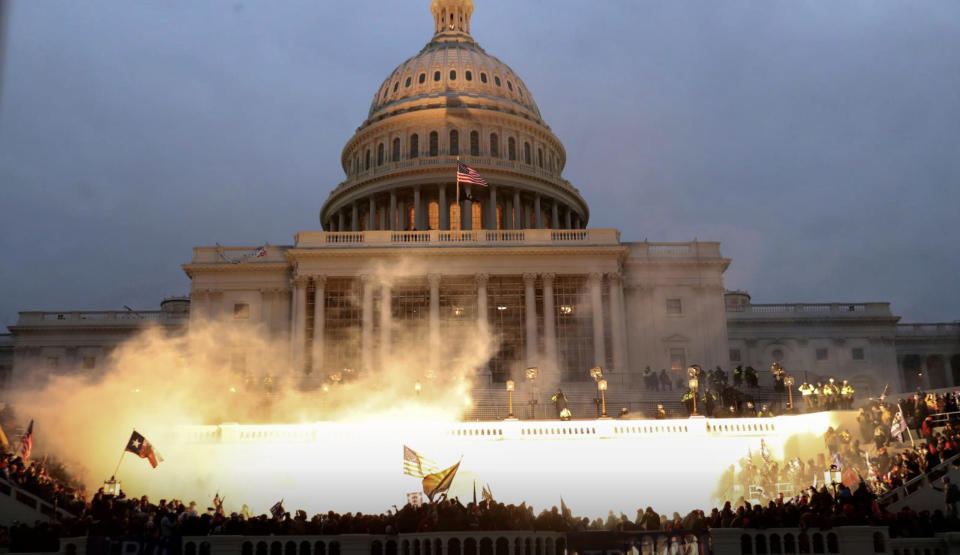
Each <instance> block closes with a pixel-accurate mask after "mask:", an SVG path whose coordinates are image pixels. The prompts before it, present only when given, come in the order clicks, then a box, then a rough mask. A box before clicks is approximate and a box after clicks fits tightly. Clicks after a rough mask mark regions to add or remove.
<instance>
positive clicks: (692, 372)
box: [687, 364, 700, 416]
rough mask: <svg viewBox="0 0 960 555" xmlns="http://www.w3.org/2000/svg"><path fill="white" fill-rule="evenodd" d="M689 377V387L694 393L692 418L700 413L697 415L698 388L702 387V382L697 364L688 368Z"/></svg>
mask: <svg viewBox="0 0 960 555" xmlns="http://www.w3.org/2000/svg"><path fill="white" fill-rule="evenodd" d="M687 375H688V376H690V379H689V380H687V385H688V386H689V387H690V390H691V391H693V414H691V415H690V416H699V413H697V388H698V387H699V386H700V380H699V379H698V376H699V375H700V367H699V366H697V365H696V364H694V365H693V366H690V367H688V368H687Z"/></svg>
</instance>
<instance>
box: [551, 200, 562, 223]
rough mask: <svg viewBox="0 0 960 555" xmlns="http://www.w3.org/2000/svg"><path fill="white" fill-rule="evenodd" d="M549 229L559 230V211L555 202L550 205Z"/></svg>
mask: <svg viewBox="0 0 960 555" xmlns="http://www.w3.org/2000/svg"><path fill="white" fill-rule="evenodd" d="M550 227H551V228H552V229H560V209H559V208H558V207H557V201H553V202H552V203H551V208H550Z"/></svg>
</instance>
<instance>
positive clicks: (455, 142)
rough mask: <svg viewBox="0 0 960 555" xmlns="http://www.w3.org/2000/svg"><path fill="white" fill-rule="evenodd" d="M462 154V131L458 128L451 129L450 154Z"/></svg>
mask: <svg viewBox="0 0 960 555" xmlns="http://www.w3.org/2000/svg"><path fill="white" fill-rule="evenodd" d="M458 154H460V133H459V132H458V131H457V130H456V129H451V130H450V156H456V155H458Z"/></svg>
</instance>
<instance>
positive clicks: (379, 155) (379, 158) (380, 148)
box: [377, 143, 383, 166]
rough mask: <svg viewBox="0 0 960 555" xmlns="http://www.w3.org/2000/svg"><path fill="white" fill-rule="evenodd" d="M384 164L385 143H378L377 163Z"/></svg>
mask: <svg viewBox="0 0 960 555" xmlns="http://www.w3.org/2000/svg"><path fill="white" fill-rule="evenodd" d="M380 164H383V143H380V144H379V145H377V165H378V166H379V165H380Z"/></svg>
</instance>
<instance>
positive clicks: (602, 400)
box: [597, 380, 607, 418]
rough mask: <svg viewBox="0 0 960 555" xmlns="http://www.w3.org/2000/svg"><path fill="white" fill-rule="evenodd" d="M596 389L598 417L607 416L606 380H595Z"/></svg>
mask: <svg viewBox="0 0 960 555" xmlns="http://www.w3.org/2000/svg"><path fill="white" fill-rule="evenodd" d="M597 389H599V390H600V409H601V412H600V418H606V417H607V380H600V381H598V382H597Z"/></svg>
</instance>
